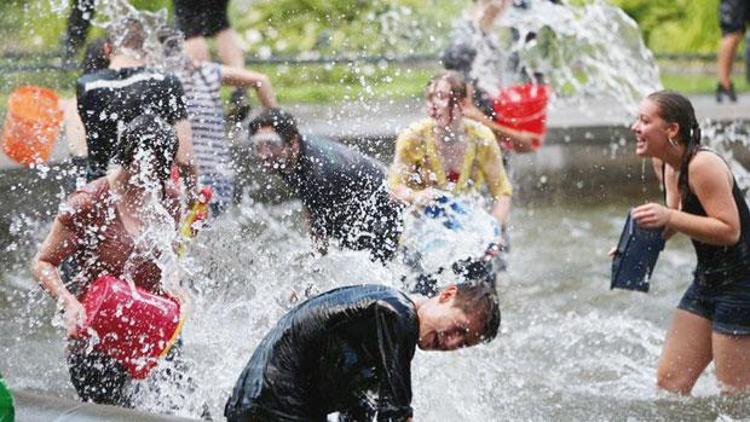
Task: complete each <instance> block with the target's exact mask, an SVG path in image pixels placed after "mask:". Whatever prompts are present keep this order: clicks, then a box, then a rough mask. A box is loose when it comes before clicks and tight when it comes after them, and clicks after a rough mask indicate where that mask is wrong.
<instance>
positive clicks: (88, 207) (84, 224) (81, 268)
mask: <svg viewBox="0 0 750 422" xmlns="http://www.w3.org/2000/svg"><path fill="white" fill-rule="evenodd" d="M165 193H166V201H165V203H166V204H167V207H168V209H165V210H164V213H165V215H163V216H161V217H162V220H164V221H163V222H164V224H167V225H168V224H171V225H172V228H173V229H174V230H175V232H176V229H177V222H178V221H179V202H178V201H179V200H178V198H179V192H177V190H176V189H174V188H168V189H165ZM57 218H58V220H59V221H60V223H62V225H63V226H65V228H67V229H68V230H69V231H70V232H71V236H72V237H71V238H69V241H71V242H72V243H73V244H74V245H75V246H76V250H75V252H74V253H73V257H74V261H75V262H76V264H77V267H78V268H77V271H76V273H75V274H74V275H73V278H72V280H71V281H72V284H73V285H72V286H70V290H71V291H72V292H74V294H76V296H77V297H78V298H79V299H80V298H81V297H82V296H83V295H84V294H85V292H86V286H87V285H88V283H90V282H92V281H94V280H96V279H97V278H98V277H99V276H101V275H104V274H111V275H113V276H115V277H123V276H124V275H127V278H129V279H131V280H133V281H134V282H135V284H136V285H138V286H140V287H143V288H145V289H147V290H151V291H156V290H158V288H159V284H160V280H161V269H160V268H159V266H158V264H157V263H156V262H155V261H154V258H155V257H158V251H152V250H142V249H141V248H140V247H138V246H137V245H136V241H135V239H134V238H133V236H132V235H131V234H130V233H128V231H127V230H126V229H125V226H124V224H123V222H122V218H121V216H120V213H119V211H118V210H117V207H116V205H115V199H114V197H113V195H112V192H111V191H110V186H109V181H108V180H107V178H100V179H97V180H95V181H93V182H91V183H89V184H88V185H86V186H84V187H83V189H81V190H79V191H76V192H74V193H73V194H72V195H70V196H69V197H68V199H67V200H66V201H65V203H64V204H63V205H61V207H60V212H59V213H58V216H57ZM42 259H44V260H47V261H49V262H50V263H51V264H52V265H59V264H60V263H59V262H52V261H51V260H49V259H45V257H42ZM126 270H127V271H126ZM126 272H127V274H125V273H126Z"/></svg>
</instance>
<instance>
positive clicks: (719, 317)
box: [677, 280, 750, 336]
mask: <svg viewBox="0 0 750 422" xmlns="http://www.w3.org/2000/svg"><path fill="white" fill-rule="evenodd" d="M677 308H678V309H682V310H684V311H688V312H690V313H692V314H696V315H698V316H701V317H703V318H706V319H708V320H710V321H712V323H713V326H712V328H713V331H714V332H716V333H719V334H726V335H735V336H742V335H750V280H746V281H736V282H733V283H730V284H727V285H724V286H715V287H711V286H706V285H702V284H699V283H697V282H693V284H691V285H690V287H689V288H688V290H687V291H686V292H685V295H683V296H682V300H681V301H680V304H679V305H677Z"/></svg>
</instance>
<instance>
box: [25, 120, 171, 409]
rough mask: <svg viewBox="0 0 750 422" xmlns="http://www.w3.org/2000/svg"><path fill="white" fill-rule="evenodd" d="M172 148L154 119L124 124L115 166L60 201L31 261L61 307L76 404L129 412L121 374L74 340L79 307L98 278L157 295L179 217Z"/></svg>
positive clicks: (81, 325)
mask: <svg viewBox="0 0 750 422" xmlns="http://www.w3.org/2000/svg"><path fill="white" fill-rule="evenodd" d="M177 144H178V142H177V137H176V135H175V132H174V130H173V129H172V128H171V127H170V126H169V125H168V124H167V123H166V122H164V121H162V120H161V119H159V118H158V117H156V116H153V115H141V116H139V117H137V118H135V119H134V120H133V121H131V122H130V123H129V124H128V125H127V127H126V129H125V131H124V132H123V134H122V136H121V144H120V151H119V162H120V164H121V166H119V167H116V168H114V169H112V170H110V172H109V173H107V175H105V176H104V177H101V178H99V179H96V180H94V181H92V182H91V183H89V184H88V185H86V186H84V187H83V188H82V189H80V190H78V191H76V192H74V193H73V194H71V195H70V196H69V197H68V198H67V200H66V201H65V202H64V204H63V205H62V206H61V207H60V211H59V213H58V215H57V217H56V218H55V221H54V223H53V224H52V229H51V230H50V233H49V234H48V235H47V238H46V239H45V241H44V243H43V244H42V246H41V249H40V250H39V253H38V254H37V255H36V257H35V258H34V261H33V265H32V271H33V274H34V276H35V277H36V278H37V279H38V280H39V282H40V283H41V284H42V285H43V286H44V287H45V288H46V289H47V291H48V292H49V293H50V295H51V296H52V297H53V298H54V299H55V300H57V303H58V306H61V307H62V313H63V324H64V327H65V330H66V333H67V337H68V339H69V341H68V347H67V356H68V367H69V371H70V378H71V382H72V383H73V385H74V386H75V388H76V390H77V391H78V394H79V396H80V397H81V399H83V400H84V401H93V402H96V403H105V404H115V405H121V406H129V405H130V403H129V397H128V393H127V392H126V388H125V386H126V385H127V384H128V383H129V381H130V377H129V376H128V374H127V372H126V371H124V370H123V368H122V366H121V365H119V364H118V362H116V361H114V360H113V359H112V358H110V357H109V356H108V355H106V354H104V353H101V352H99V351H97V350H93V349H92V348H91V347H89V344H88V343H89V342H88V341H87V339H85V338H84V336H82V335H81V334H82V333H83V332H84V331H85V323H86V310H85V308H84V306H83V304H82V302H81V301H82V298H83V297H84V295H85V294H86V292H87V290H88V288H89V286H90V284H91V283H92V282H93V281H94V280H96V279H97V278H98V277H100V276H102V275H105V274H108V275H111V276H114V277H117V278H121V279H128V280H132V281H133V282H134V283H135V285H136V286H139V287H141V288H144V289H146V290H148V291H149V292H154V293H161V292H163V291H164V285H163V284H162V280H163V279H164V274H162V268H165V267H168V265H165V263H167V264H168V261H167V260H168V259H169V257H170V256H173V255H170V252H171V251H166V252H165V250H167V249H169V248H171V247H172V244H171V239H172V237H171V235H172V234H176V233H177V225H178V220H179V216H180V209H179V200H178V195H179V192H178V191H177V190H176V189H175V188H174V186H173V184H172V182H171V180H170V170H171V167H172V163H173V162H174V158H175V154H176V151H177ZM165 234H166V236H165ZM164 239H167V240H164ZM162 243H166V244H162ZM71 256H72V257H73V258H74V262H75V265H74V266H75V267H76V268H75V269H74V270H73V271H69V272H70V274H65V277H64V278H66V279H67V278H69V280H66V281H63V276H61V272H60V271H58V268H59V267H60V264H61V263H62V262H63V260H65V259H66V258H67V257H71ZM63 272H66V271H63ZM175 274H176V273H175ZM174 284H177V283H174ZM171 293H172V294H173V295H175V294H177V293H178V292H176V291H172V292H171ZM182 297H184V296H182ZM104 334H106V333H99V335H100V336H102V335H104Z"/></svg>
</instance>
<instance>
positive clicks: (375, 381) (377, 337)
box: [224, 285, 419, 421]
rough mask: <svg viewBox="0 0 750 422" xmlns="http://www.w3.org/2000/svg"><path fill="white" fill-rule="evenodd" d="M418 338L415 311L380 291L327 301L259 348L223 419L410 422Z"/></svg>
mask: <svg viewBox="0 0 750 422" xmlns="http://www.w3.org/2000/svg"><path fill="white" fill-rule="evenodd" d="M418 336H419V324H418V321H417V314H416V308H415V306H414V303H413V302H412V301H411V300H410V299H409V298H408V297H407V296H406V295H404V294H403V293H400V292H398V291H396V290H394V289H391V288H388V287H385V286H380V285H362V286H350V287H343V288H339V289H335V290H331V291H329V292H327V293H323V294H322V295H320V296H317V297H314V298H312V299H310V300H308V301H306V302H304V303H302V304H300V305H298V306H297V307H295V308H294V309H292V310H291V311H290V312H289V313H287V314H286V315H284V317H282V318H281V320H279V322H278V323H277V324H276V326H275V327H274V328H273V329H272V330H271V331H270V332H269V333H268V334H267V335H266V337H265V338H264V339H263V340H262V341H261V343H260V345H259V346H258V348H257V349H256V350H255V352H254V353H253V356H252V358H251V359H250V362H248V364H247V366H246V367H245V369H244V371H243V372H242V374H241V375H240V378H239V380H238V381H237V384H236V385H235V387H234V391H233V393H232V396H231V398H230V399H229V401H228V402H227V404H226V407H225V411H224V412H225V413H224V414H225V416H226V417H227V419H228V420H229V421H256V420H257V421H271V420H273V421H325V420H326V415H327V414H329V413H333V412H342V413H343V414H344V415H346V416H348V417H350V418H353V420H370V419H371V418H372V417H373V416H374V415H375V413H377V420H379V421H402V420H406V419H407V418H409V417H411V416H412V408H411V399H412V392H411V360H412V358H413V357H414V351H415V348H416V345H417V340H418ZM375 396H377V398H374V397H375ZM366 417H369V418H370V419H366Z"/></svg>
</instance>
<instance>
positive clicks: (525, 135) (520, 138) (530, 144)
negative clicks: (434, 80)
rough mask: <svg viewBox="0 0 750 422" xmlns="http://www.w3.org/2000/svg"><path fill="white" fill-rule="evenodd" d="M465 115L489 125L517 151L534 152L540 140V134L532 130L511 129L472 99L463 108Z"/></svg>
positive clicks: (500, 138)
mask: <svg viewBox="0 0 750 422" xmlns="http://www.w3.org/2000/svg"><path fill="white" fill-rule="evenodd" d="M463 113H464V116H466V117H468V118H469V119H472V120H476V121H478V122H479V123H481V124H483V125H485V126H487V127H488V128H490V129H491V130H492V132H494V133H495V136H496V137H497V139H498V140H503V139H507V140H509V141H510V143H511V144H512V145H513V151H516V152H533V151H534V145H535V143H537V142H538V140H539V136H538V135H537V134H535V133H532V132H527V131H523V130H516V129H511V128H509V127H506V126H503V125H501V124H499V123H497V122H496V121H494V120H492V119H490V118H489V117H487V115H486V114H484V113H482V111H481V110H479V109H478V108H477V106H475V105H474V104H473V103H472V102H471V101H467V102H466V104H464V108H463Z"/></svg>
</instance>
